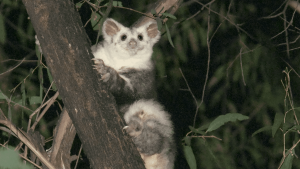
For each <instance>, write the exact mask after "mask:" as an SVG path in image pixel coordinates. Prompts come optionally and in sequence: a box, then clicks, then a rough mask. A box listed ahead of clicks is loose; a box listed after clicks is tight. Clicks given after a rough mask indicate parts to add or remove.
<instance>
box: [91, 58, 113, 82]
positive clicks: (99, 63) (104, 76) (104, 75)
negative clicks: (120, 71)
mask: <svg viewBox="0 0 300 169" xmlns="http://www.w3.org/2000/svg"><path fill="white" fill-rule="evenodd" d="M92 60H93V61H94V63H95V65H94V69H96V70H97V71H98V73H100V75H101V80H103V81H104V82H107V81H108V80H109V79H110V69H112V68H110V67H108V66H106V65H105V64H104V62H103V60H102V59H99V58H93V59H92Z"/></svg>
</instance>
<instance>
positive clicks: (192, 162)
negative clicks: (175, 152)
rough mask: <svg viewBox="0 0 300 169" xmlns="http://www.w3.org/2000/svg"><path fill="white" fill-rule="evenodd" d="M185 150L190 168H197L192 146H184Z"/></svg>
mask: <svg viewBox="0 0 300 169" xmlns="http://www.w3.org/2000/svg"><path fill="white" fill-rule="evenodd" d="M183 152H184V156H185V159H186V161H187V163H188V164H189V166H190V169H197V164H196V158H195V155H194V153H193V150H192V148H191V147H190V146H183Z"/></svg>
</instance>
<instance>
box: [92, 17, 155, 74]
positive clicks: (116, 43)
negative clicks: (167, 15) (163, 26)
mask: <svg viewBox="0 0 300 169" xmlns="http://www.w3.org/2000/svg"><path fill="white" fill-rule="evenodd" d="M108 21H112V22H114V23H115V24H116V25H117V26H118V28H119V30H120V31H119V32H117V33H116V34H115V35H112V36H110V35H108V34H106V31H105V28H106V26H105V25H106V24H107V22H108ZM151 23H153V22H148V23H146V24H144V25H142V26H141V27H138V28H135V27H134V28H131V29H130V28H127V27H124V26H123V25H122V24H120V23H118V22H117V21H115V20H113V19H107V20H106V21H105V22H104V24H103V29H102V31H103V37H104V41H103V46H102V45H98V46H93V47H92V50H93V54H94V56H95V58H100V59H102V60H103V61H104V64H105V65H107V66H110V67H112V68H114V69H115V70H116V71H117V72H119V71H120V69H121V68H124V67H129V68H136V69H151V68H152V67H151V56H152V53H153V50H152V48H153V45H154V44H155V43H156V42H157V41H158V40H159V38H160V33H159V32H158V34H157V36H156V37H154V38H150V37H149V36H148V34H147V27H148V26H149V25H150V24H151ZM122 35H126V36H127V39H126V40H125V41H122V40H121V36H122ZM138 35H143V40H142V41H140V40H138V38H137V37H138ZM132 39H134V40H135V41H136V42H137V47H136V48H134V49H132V48H130V47H129V46H128V43H129V41H130V40H132Z"/></svg>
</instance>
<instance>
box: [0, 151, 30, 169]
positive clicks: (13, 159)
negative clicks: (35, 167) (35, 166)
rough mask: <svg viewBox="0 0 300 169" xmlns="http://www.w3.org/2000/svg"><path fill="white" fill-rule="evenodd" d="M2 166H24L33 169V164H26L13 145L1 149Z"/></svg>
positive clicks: (0, 163)
mask: <svg viewBox="0 0 300 169" xmlns="http://www.w3.org/2000/svg"><path fill="white" fill-rule="evenodd" d="M0 168H11V169H15V168H22V169H31V168H32V166H30V165H24V164H23V163H22V161H21V159H20V157H19V155H18V153H17V152H16V151H14V150H13V148H12V147H9V148H7V147H3V148H1V149H0Z"/></svg>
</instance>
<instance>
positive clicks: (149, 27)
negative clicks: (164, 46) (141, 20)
mask: <svg viewBox="0 0 300 169" xmlns="http://www.w3.org/2000/svg"><path fill="white" fill-rule="evenodd" d="M145 26H146V31H147V35H148V36H149V38H150V39H151V41H152V43H153V44H154V43H156V42H157V41H158V40H159V38H160V32H159V30H158V27H157V23H156V22H155V21H151V22H148V23H146V24H145Z"/></svg>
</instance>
